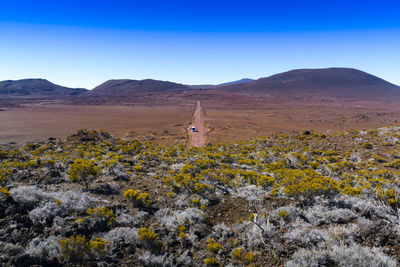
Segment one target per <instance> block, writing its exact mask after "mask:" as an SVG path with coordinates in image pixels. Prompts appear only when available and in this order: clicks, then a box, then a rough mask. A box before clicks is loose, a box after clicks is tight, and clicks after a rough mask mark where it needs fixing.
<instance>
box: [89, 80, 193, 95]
mask: <svg viewBox="0 0 400 267" xmlns="http://www.w3.org/2000/svg"><path fill="white" fill-rule="evenodd" d="M187 89H190V88H189V87H188V86H186V85H183V84H179V83H173V82H167V81H158V80H151V79H147V80H140V81H139V80H109V81H106V82H105V83H102V84H100V85H99V86H97V87H95V88H94V89H93V90H91V91H89V92H87V93H86V94H85V96H129V95H132V94H137V93H148V92H164V91H179V90H187Z"/></svg>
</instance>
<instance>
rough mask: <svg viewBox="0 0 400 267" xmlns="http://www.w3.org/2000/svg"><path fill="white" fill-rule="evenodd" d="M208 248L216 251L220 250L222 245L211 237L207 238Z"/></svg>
mask: <svg viewBox="0 0 400 267" xmlns="http://www.w3.org/2000/svg"><path fill="white" fill-rule="evenodd" d="M206 249H207V250H208V251H212V252H214V253H216V252H218V251H219V250H220V249H222V245H221V244H220V243H218V242H215V240H214V239H213V238H209V239H208V240H207V246H206Z"/></svg>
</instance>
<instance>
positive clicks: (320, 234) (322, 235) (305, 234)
mask: <svg viewBox="0 0 400 267" xmlns="http://www.w3.org/2000/svg"><path fill="white" fill-rule="evenodd" d="M284 238H285V239H286V240H287V241H288V242H289V243H292V244H294V245H297V246H300V247H307V248H311V247H315V246H317V245H318V244H319V243H322V242H325V241H326V240H328V239H329V237H328V235H327V234H326V232H325V231H324V230H320V229H316V228H315V227H296V228H293V229H292V230H290V231H288V232H286V233H285V235H284Z"/></svg>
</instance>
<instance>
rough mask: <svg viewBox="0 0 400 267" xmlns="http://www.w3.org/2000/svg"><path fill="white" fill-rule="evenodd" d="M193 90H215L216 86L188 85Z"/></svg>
mask: <svg viewBox="0 0 400 267" xmlns="http://www.w3.org/2000/svg"><path fill="white" fill-rule="evenodd" d="M188 86H189V87H190V88H191V89H211V88H215V87H216V85H213V84H195V85H188Z"/></svg>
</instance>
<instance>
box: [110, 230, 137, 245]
mask: <svg viewBox="0 0 400 267" xmlns="http://www.w3.org/2000/svg"><path fill="white" fill-rule="evenodd" d="M103 238H104V240H107V242H108V243H109V245H110V246H111V248H116V247H117V246H118V245H120V244H121V243H122V244H126V245H135V244H136V243H137V241H138V233H137V229H136V228H130V227H117V228H114V229H112V230H111V231H109V232H107V233H106V234H105V235H104V236H103Z"/></svg>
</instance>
